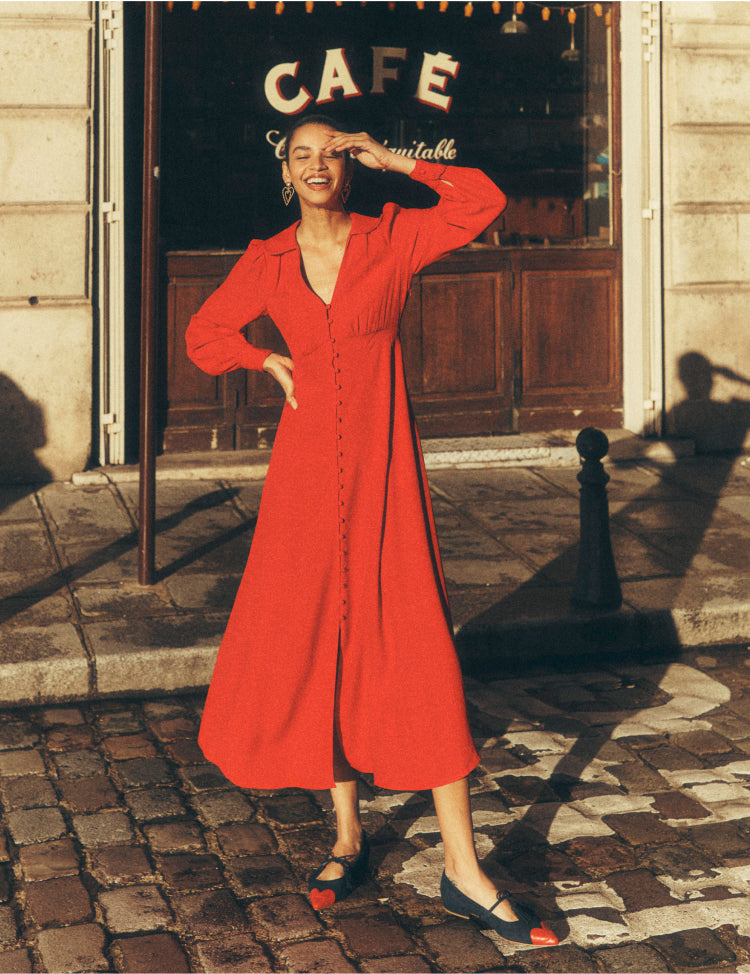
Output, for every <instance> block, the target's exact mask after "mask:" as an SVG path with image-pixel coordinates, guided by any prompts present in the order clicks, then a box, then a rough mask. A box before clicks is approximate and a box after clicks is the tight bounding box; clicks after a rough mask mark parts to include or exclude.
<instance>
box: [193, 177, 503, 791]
mask: <svg viewBox="0 0 750 974" xmlns="http://www.w3.org/2000/svg"><path fill="white" fill-rule="evenodd" d="M412 178H413V179H416V180H419V181H420V182H422V183H425V184H427V185H428V186H430V187H432V188H433V189H434V190H435V191H436V192H437V193H438V194H439V196H440V200H439V202H438V203H437V205H436V206H434V207H431V208H427V209H404V208H401V207H399V206H396V205H394V204H388V205H386V206H385V208H384V209H383V212H382V214H381V215H380V217H377V218H373V217H367V216H362V215H360V214H356V213H352V214H351V230H350V233H349V237H348V240H347V244H346V250H345V253H344V258H343V261H342V264H341V268H340V270H339V275H338V279H337V282H336V287H335V290H334V293H333V296H332V298H331V302H330V304H325V303H324V302H323V301H322V300H321V298H319V297H318V296H317V295H316V294H315V293H314V292H313V291H312V290H311V289H310V287H309V286H308V285H307V283H306V282H305V279H304V276H303V268H302V263H301V255H300V250H299V247H298V245H297V240H296V228H297V224H295V225H293V226H291V227H289V228H288V229H286V230H284V231H282V232H281V233H280V234H278V235H277V236H275V237H272V238H271V239H269V240H266V241H262V240H254V241H252V242H251V244H250V245H249V247H248V249H247V250H246V252H245V253H244V254H243V256H242V257H241V258H240V259H239V261H238V262H237V264H236V265H235V267H234V268H233V270H232V271H231V272H230V274H229V276H228V278H227V280H226V281H225V282H224V284H223V285H222V286H221V287H220V288H219V289H218V290H217V291H216V292H215V293H214V294H213V295H212V296H211V297H210V298H209V299H208V300H207V301H206V302H205V304H204V305H203V306H202V308H201V309H200V310H199V311H198V313H197V314H196V315H195V316H194V317H193V318H192V319H191V321H190V325H189V327H188V330H187V335H186V339H187V346H188V354H189V355H190V357H191V358H192V360H193V361H194V362H195V363H196V364H197V365H198V366H200V368H202V369H203V370H205V371H206V372H209V373H211V374H213V375H219V374H222V373H224V372H228V371H230V370H232V369H237V368H247V369H261V368H262V366H263V362H264V360H265V358H266V357H267V355H268V354H269V352H268V351H267V350H265V349H259V348H256V347H254V346H252V345H250V344H248V343H247V342H246V341H245V339H244V337H243V336H242V335H241V333H240V331H241V329H242V328H243V326H244V325H245V324H246V323H247V322H249V321H251V320H253V319H254V318H256V317H258V316H259V315H263V314H268V315H270V317H271V318H272V319H273V320H274V322H275V323H276V325H277V327H278V328H279V330H280V332H281V333H282V335H283V336H284V339H285V341H286V343H287V346H288V348H289V351H290V354H291V357H292V359H293V362H294V383H295V396H296V398H297V401H298V408H297V409H296V410H294V409H292V408H291V407H290V406H288V405H286V406H285V407H284V410H283V413H282V417H281V422H280V424H279V428H278V432H277V434H276V439H275V442H274V446H273V452H272V457H271V461H270V464H269V469H268V474H267V476H266V480H265V483H264V487H263V494H262V498H261V504H260V509H259V513H258V520H257V525H256V528H255V534H254V537H253V541H252V545H251V549H250V554H249V558H248V562H247V568H246V570H245V573H244V575H243V578H242V581H241V583H240V587H239V590H238V593H237V597H236V600H235V603H234V607H233V609H232V613H231V616H230V619H229V623H228V626H227V629H226V633H225V635H224V637H223V640H222V643H221V647H220V649H219V654H218V657H217V661H216V665H215V668H214V672H213V676H212V679H211V685H210V688H209V692H208V696H207V699H206V705H205V710H204V714H203V720H202V723H201V728H200V736H199V743H200V746H201V748H202V749H203V752H204V754H205V756H206V757H207V758H208V759H209V760H211V761H213V762H214V763H216V764H217V765H218V766H219V767H220V768H221V769H222V771H223V772H224V773H225V774H226V776H227V777H228V778H229V779H230V780H232V781H233V782H235V783H236V784H238V785H241V786H243V787H252V788H263V789H275V788H284V787H289V786H296V787H301V788H311V789H325V788H330V787H332V786H333V784H334V734H337V735H338V739H339V741H340V745H341V749H342V751H343V754H344V756H345V758H346V760H347V761H348V762H349V764H350V765H351V766H352V767H353V768H356V769H358V770H360V771H363V772H372V774H373V775H374V780H375V783H376V784H378V785H380V786H382V787H385V788H392V789H395V790H403V791H406V790H408V791H416V790H421V789H427V788H432V787H436V786H438V785H442V784H447V783H449V782H451V781H455V780H457V779H459V778H462V777H464V776H465V775H467V774H468V773H469V771H471V769H472V768H473V767H474V766H475V765H476V763H477V760H478V759H477V754H476V751H475V749H474V745H473V743H472V739H471V736H470V733H469V729H468V724H467V719H466V710H465V702H464V694H463V684H462V679H461V672H460V668H459V665H458V660H457V657H456V653H455V649H454V646H453V638H452V627H451V623H450V616H449V610H448V603H447V598H446V591H445V582H444V579H443V573H442V568H441V565H440V556H439V553H438V545H437V538H436V535H435V526H434V522H433V516H432V508H431V505H430V497H429V490H428V485H427V478H426V475H425V470H424V463H423V460H422V452H421V448H420V445H419V439H418V436H417V431H416V427H415V424H414V419H413V416H412V413H411V409H410V405H409V399H408V394H407V391H406V385H405V382H404V372H403V364H402V358H401V347H400V343H399V337H398V329H399V318H400V316H401V312H402V310H403V307H404V303H405V301H406V298H407V295H408V292H409V286H410V284H411V281H412V277H413V276H414V274H416V273H417V272H418V271H419V270H420V269H421V268H423V267H425V266H426V265H427V264H430V263H432V262H433V261H435V260H437V259H438V258H439V257H441V256H443V255H445V254H446V253H449V252H450V251H451V250H454V249H456V248H457V247H460V246H462V245H464V244H467V243H469V242H470V241H471V240H473V239H474V238H475V237H476V236H477V234H479V233H480V232H481V231H482V230H483V229H484V228H485V227H486V226H487V225H488V224H489V223H490V222H491V221H492V220H493V219H494V218H495V217H496V216H497V215H498V214H499V213H500V212H501V211H502V209H503V206H504V205H505V197H504V195H503V194H502V193H501V191H500V190H499V189H498V188H497V187H496V186H495V185H494V183H492V182H491V181H490V180H489V179H488V178H487V177H486V176H484V175H483V174H482V173H481V172H479V171H478V170H474V169H464V168H458V167H452V166H451V167H446V166H442V165H438V164H436V163H428V162H423V161H419V162H418V163H417V165H416V168H415V169H414V171H413V173H412ZM467 313H470V312H469V310H468V309H467Z"/></svg>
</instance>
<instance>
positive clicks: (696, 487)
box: [456, 456, 749, 932]
mask: <svg viewBox="0 0 750 974" xmlns="http://www.w3.org/2000/svg"><path fill="white" fill-rule="evenodd" d="M735 462H736V461H735V458H734V457H732V456H715V457H711V458H707V457H704V458H701V457H689V458H684V459H678V460H675V461H674V462H670V463H661V464H660V463H655V462H654V461H652V460H651V461H648V465H647V466H648V468H650V469H651V470H653V471H655V472H656V474H657V477H656V479H655V481H654V484H653V486H652V487H650V488H649V489H648V490H646V491H644V492H642V493H639V494H637V495H636V496H634V497H631V499H630V500H628V501H627V502H626V503H624V504H622V505H619V504H618V505H616V509H615V510H614V513H613V514H612V517H611V521H612V525H613V534H614V535H615V537H614V539H613V548H614V555H615V561H616V562H617V560H618V542H619V543H620V544H622V543H623V542H627V541H628V539H630V540H632V542H633V543H634V545H635V546H636V548H637V549H638V550H641V551H643V552H645V553H646V554H647V560H648V565H649V569H648V570H645V571H642V572H640V573H639V572H637V570H634V569H633V568H629V569H628V571H627V572H626V573H625V574H624V577H622V578H621V580H622V581H623V582H624V594H625V602H624V607H623V610H620V611H606V610H602V611H595V610H587V611H582V610H577V609H575V608H574V607H573V606H571V605H570V601H569V600H570V594H571V590H572V587H573V582H574V579H575V573H576V565H577V556H578V544H577V542H575V543H571V544H570V545H568V546H567V547H566V548H565V549H564V550H563V551H562V552H561V553H560V554H559V555H558V556H557V557H555V558H553V559H551V560H550V561H549V562H547V563H546V564H544V565H543V566H542V567H540V568H538V570H537V571H536V572H535V573H534V574H533V576H532V577H530V578H529V579H528V580H527V581H526V582H524V583H523V584H522V585H520V586H518V588H517V589H516V590H514V591H513V592H512V593H510V594H508V595H507V596H506V597H504V598H502V599H501V600H499V601H498V602H496V603H494V604H492V605H491V606H490V607H489V608H486V609H484V610H483V611H481V612H479V613H476V614H475V615H474V616H473V617H472V618H470V619H469V620H468V621H467V622H466V623H464V624H463V626H462V628H461V630H460V631H459V633H458V635H457V637H456V646H457V650H458V653H459V657H460V659H461V663H462V667H463V669H464V672H465V673H466V674H467V675H468V676H471V677H474V678H476V679H477V680H478V681H479V682H480V684H481V683H486V682H487V681H488V680H490V681H491V680H492V679H497V678H501V677H506V678H507V677H526V676H529V675H532V674H533V668H534V665H535V663H536V662H538V663H539V664H540V665H543V666H547V667H548V668H549V667H550V666H552V667H554V668H556V669H557V670H558V672H560V673H561V674H565V673H567V674H571V673H573V674H575V673H577V672H582V671H585V670H586V669H587V668H591V669H593V670H595V671H598V672H599V673H601V672H602V671H604V672H605V673H606V667H607V663H608V661H614V660H617V659H619V660H620V661H622V660H623V659H627V658H630V659H632V660H633V661H634V662H636V663H638V662H641V661H642V662H648V664H649V670H650V674H651V675H650V676H649V680H648V681H638V680H634V681H632V685H624V684H621V685H619V686H615V683H616V681H614V682H613V685H612V686H611V687H608V688H607V689H605V690H604V689H603V690H601V693H602V702H601V703H599V702H598V701H596V700H595V699H594V700H593V701H592V702H591V703H589V704H588V705H586V704H582V703H579V704H577V705H576V706H574V707H572V708H570V711H569V712H567V713H565V712H558V713H557V714H553V715H546V716H541V717H540V716H539V714H538V713H536V714H534V713H529V714H527V715H526V716H527V717H528V719H529V720H530V721H531V722H532V724H535V725H536V726H537V727H538V728H539V729H540V730H541V731H543V732H546V733H551V734H554V733H559V734H561V735H563V736H564V737H565V738H567V739H568V740H570V739H573V744H572V746H571V747H570V749H569V750H568V751H567V753H565V754H562V755H560V756H559V758H556V759H555V760H553V761H552V762H551V766H550V767H549V768H546V769H545V770H544V772H543V773H542V775H541V776H540V779H541V780H540V779H536V780H537V785H538V787H537V793H536V794H532V793H531V792H528V793H526V794H522V795H521V796H520V797H518V796H515V798H514V796H513V795H512V794H511V795H510V800H511V802H512V803H513V804H516V805H523V806H524V807H525V806H526V805H528V808H527V810H526V811H525V813H524V814H522V815H520V817H519V818H518V819H517V821H515V822H514V823H512V824H510V825H507V826H504V827H503V828H502V829H499V830H495V833H494V836H493V839H494V841H495V843H496V844H495V848H494V850H493V852H491V853H490V854H489V856H488V858H487V863H486V865H487V866H488V871H489V872H490V874H493V873H495V874H497V872H498V871H499V872H500V873H501V875H502V874H504V875H506V876H507V875H508V874H510V876H511V877H512V880H513V881H516V882H517V883H519V884H520V885H521V886H522V885H523V883H524V881H529V882H533V883H534V884H540V885H541V887H543V888H544V887H546V889H547V892H545V893H543V894H542V895H541V897H540V898H539V904H538V905H539V906H540V908H541V909H542V911H543V915H544V914H546V915H548V916H550V917H554V916H555V915H556V911H555V907H554V902H553V901H554V889H552V884H555V883H558V884H559V883H564V882H566V881H570V880H571V879H573V878H575V876H576V875H580V869H579V867H578V866H577V864H576V863H575V862H574V861H573V860H571V859H570V858H568V857H567V856H566V855H564V853H562V852H561V851H560V849H559V848H558V847H557V845H553V843H552V841H551V840H549V836H550V835H551V833H552V826H553V823H554V820H555V817H556V816H557V814H558V812H559V809H560V805H561V803H565V802H568V801H571V800H573V799H574V798H580V797H585V796H587V795H596V794H597V786H595V785H591V784H586V782H585V780H584V779H585V776H586V771H587V769H590V768H591V767H592V762H596V761H597V758H598V757H599V755H600V753H601V752H602V749H603V748H604V747H605V746H606V745H607V744H608V743H609V742H610V741H611V740H612V737H613V736H614V735H616V731H617V727H618V724H619V722H620V721H622V720H624V719H626V718H624V717H623V714H624V713H625V714H627V713H631V715H632V713H633V712H637V711H638V710H643V711H646V710H648V709H649V708H651V707H656V706H660V705H662V704H663V703H664V695H663V694H662V692H661V690H660V688H659V685H660V683H661V682H662V680H663V679H664V678H665V675H666V674H667V672H668V669H669V667H670V665H671V664H672V663H674V662H675V661H677V660H679V658H680V656H681V653H682V645H681V641H680V634H679V631H678V629H677V626H676V625H675V622H674V617H673V614H672V611H671V609H672V607H673V606H674V605H675V603H676V600H677V598H678V596H679V593H680V591H681V589H682V587H683V586H684V585H689V584H691V566H692V565H693V563H694V561H695V560H696V558H698V557H700V558H702V559H704V558H706V557H708V556H707V555H706V553H705V551H702V548H703V542H704V539H705V538H706V535H707V532H709V530H710V529H711V526H712V525H713V524H715V523H716V519H717V518H718V519H721V518H722V517H724V516H726V515H725V513H724V512H723V511H720V512H718V514H717V504H718V501H719V499H720V497H721V494H722V491H723V490H724V489H725V488H726V486H727V483H728V481H729V478H730V477H731V475H732V471H733V467H734V463H735ZM619 466H620V465H619V464H618V465H617V466H616V467H615V468H614V469H613V468H612V467H611V466H610V467H609V472H610V473H612V474H613V482H616V477H617V474H616V470H617V469H618V467H619ZM627 466H631V467H633V466H634V467H637V466H639V463H638V462H634V463H633V464H628V465H624V467H627ZM536 473H537V474H538V475H539V476H540V477H541V478H542V479H546V478H545V474H544V472H543V471H537V472H536ZM560 481H561V475H560V474H559V473H557V474H556V473H555V472H554V471H551V472H550V474H549V483H550V484H551V485H553V486H556V487H559V485H560ZM573 489H574V484H573V482H572V481H570V484H569V487H568V490H569V492H570V499H571V504H573V505H577V497H575V495H574V494H573ZM610 502H612V487H611V485H610ZM456 509H457V511H458V512H459V514H463V515H464V516H466V514H467V511H466V510H465V509H464V510H462V505H461V504H460V503H459V504H457V505H456ZM574 509H576V510H577V506H576V507H575V508H574ZM468 513H469V514H470V512H468ZM474 523H475V526H476V521H475V522H474ZM482 526H483V527H484V528H485V530H486V524H484V523H483V524H482ZM495 538H496V540H498V541H500V542H502V535H501V533H499V532H498V533H497V534H496V535H495ZM740 542H741V539H738V548H737V549H736V550H733V549H732V546H731V544H730V545H727V544H726V537H725V536H724V537H722V538H721V539H720V540H719V539H717V541H716V543H715V544H714V545H713V546H709V550H710V555H711V558H712V559H714V558H715V559H717V561H718V562H720V565H717V567H721V568H723V569H724V570H725V571H726V572H727V574H729V573H730V572H731V571H732V569H737V570H740V569H742V570H744V571H748V567H749V566H748V557H747V553H746V552H744V550H741V549H740V547H739V545H740ZM516 553H518V552H516ZM565 579H567V580H568V581H567V582H562V581H561V580H565ZM628 582H646V583H648V582H653V584H654V585H655V586H657V587H660V589H661V594H660V597H659V599H657V600H656V602H655V604H657V605H659V606H660V608H656V609H651V610H644V609H643V607H640V611H633V609H634V608H635V609H636V610H638V608H639V607H638V606H635V607H634V606H633V605H632V604H629V603H628V595H629V593H628ZM665 592H667V593H668V595H671V598H672V600H673V601H672V602H671V603H670V602H669V601H666V602H665V601H664V593H665ZM545 612H546V613H547V617H548V618H549V617H550V615H554V614H555V612H557V613H558V615H562V616H563V618H562V620H561V621H560V624H559V626H557V627H556V628H555V629H554V630H553V629H549V630H547V631H546V632H545V627H544V626H543V625H542V626H540V625H539V624H538V622H539V618H540V615H539V614H536V613H541V617H544V613H545ZM535 614H536V624H535ZM509 619H511V620H516V622H515V624H511V625H510V627H509V626H508V620H509ZM550 621H551V620H550ZM551 633H554V634H553V635H551ZM526 661H528V662H526ZM654 664H656V665H655V666H654ZM498 692H499V693H502V684H501V685H500V687H499V690H498ZM597 692H599V691H597V690H593V691H592V693H593V697H594V698H595V697H596V694H597ZM469 699H470V700H471V690H470V691H469ZM613 702H616V706H614V707H613ZM515 706H516V700H515V699H514V700H513V701H511V702H510V710H511V711H513V710H515ZM587 706H588V709H590V710H591V709H594V708H595V707H599V708H600V709H601V710H602V711H604V712H606V711H608V710H611V715H610V716H611V721H609V720H608V718H607V716H606V713H605V714H603V715H602V719H601V723H600V725H599V726H596V727H594V726H592V725H591V723H589V722H587V721H586V720H583V719H580V713H579V712H578V711H580V710H582V709H583V710H585V709H587ZM518 713H522V711H520V710H519V711H518ZM470 717H471V720H472V725H473V726H474V728H475V731H476V732H478V734H479V735H480V736H482V735H484V736H492V737H502V736H503V734H504V733H505V732H506V731H507V729H508V726H509V721H510V720H511V719H512V718H510V717H509V719H508V720H506V721H504V720H503V719H501V718H500V719H498V718H493V717H492V716H491V715H489V716H488V714H487V713H485V712H483V711H482V710H481V709H480V708H478V707H475V706H470ZM527 774H528V772H527ZM490 777H492V776H491V775H490ZM497 780H498V782H502V778H498V779H497ZM527 781H528V779H527ZM514 784H516V783H515V782H514ZM500 787H501V793H502V787H503V786H502V785H501V786H500ZM599 793H600V794H606V793H607V789H604V790H603V791H599ZM610 793H611V788H610ZM619 793H620V794H622V795H625V794H627V793H628V791H627V787H626V785H625V783H623V786H622V788H621V789H620V791H619ZM479 798H480V800H481V798H482V796H481V794H480V795H479ZM502 798H503V800H505V801H507V800H508V799H509V796H508V794H507V792H506V793H502ZM495 801H496V799H495ZM540 838H541V842H540ZM545 839H547V841H545ZM631 868H634V867H631ZM558 888H559V887H558ZM550 890H551V894H550ZM550 895H551V898H550ZM556 922H557V924H558V932H559V922H560V918H559V916H558V917H557V918H556ZM563 922H564V919H563Z"/></svg>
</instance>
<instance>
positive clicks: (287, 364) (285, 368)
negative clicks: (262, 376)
mask: <svg viewBox="0 0 750 974" xmlns="http://www.w3.org/2000/svg"><path fill="white" fill-rule="evenodd" d="M263 371H264V372H268V374H269V375H272V376H273V377H274V379H276V381H277V382H278V383H279V385H280V386H281V388H282V389H283V390H284V396H285V397H286V401H287V402H288V403H289V405H290V406H291V407H292V409H296V408H297V399H296V398H295V395H294V379H293V378H292V372H293V371H294V362H293V361H292V360H291V359H290V358H287V357H286V356H285V355H277V354H276V352H271V354H270V355H269V356H268V358H266V360H265V362H264V363H263Z"/></svg>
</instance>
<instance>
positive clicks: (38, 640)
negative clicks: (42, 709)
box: [0, 600, 750, 709]
mask: <svg viewBox="0 0 750 974" xmlns="http://www.w3.org/2000/svg"><path fill="white" fill-rule="evenodd" d="M226 620H227V615H226V614H212V615H208V614H205V613H201V614H200V615H198V614H195V615H192V614H191V615H181V616H177V617H173V618H171V619H170V620H169V621H170V622H171V623H175V622H176V623H177V624H176V625H166V622H167V620H165V619H164V618H151V619H141V620H138V621H137V622H135V623H133V622H130V621H127V620H118V621H115V622H106V623H105V622H100V623H93V624H91V625H87V626H85V627H84V632H85V639H84V638H82V633H81V631H80V629H79V627H77V626H74V625H73V624H71V623H60V624H57V625H53V626H38V627H16V628H14V629H12V630H11V632H12V633H13V634H14V635H15V636H16V640H15V641H14V652H13V654H12V655H14V656H18V657H19V658H17V659H8V658H7V656H8V654H7V653H6V654H4V656H5V659H4V660H3V661H2V662H0V706H3V707H5V708H9V709H10V708H13V707H24V706H39V705H45V706H47V705H50V704H58V703H70V702H74V701H85V700H94V699H103V698H114V697H129V696H138V697H141V696H144V697H145V696H160V695H163V694H169V693H178V692H195V691H201V690H204V689H205V688H206V687H207V686H208V683H209V680H210V677H211V673H212V670H213V665H214V661H215V658H216V653H217V651H218V646H219V642H220V640H221V634H222V633H223V630H224V626H225V625H226ZM194 630H198V633H197V638H195V634H193V638H192V639H191V633H192V632H193V631H194ZM748 632H750V600H748V601H746V602H744V603H741V604H738V603H733V604H732V605H725V606H724V607H723V608H721V609H712V608H711V606H701V607H698V608H696V609H694V610H687V609H676V610H675V609H673V610H667V609H653V610H648V611H638V610H635V609H633V608H631V607H629V606H624V607H623V608H621V609H618V610H616V611H595V610H591V611H589V612H584V611H579V612H577V613H576V614H575V615H572V616H567V617H562V616H559V617H557V618H549V619H547V620H544V621H543V622H539V621H538V620H529V621H509V622H507V623H504V624H499V623H498V624H492V625H490V624H488V625H471V624H468V625H466V626H463V627H459V628H458V629H457V631H456V636H455V638H456V649H457V651H458V655H459V659H460V661H461V666H462V669H463V671H464V673H465V674H466V675H467V676H472V677H475V678H477V677H481V678H482V679H483V680H487V679H493V678H497V677H499V676H507V675H509V674H513V673H516V672H517V671H518V667H519V664H526V663H528V662H530V661H531V662H540V663H541V662H550V661H557V662H559V663H561V664H562V663H564V662H566V661H572V660H583V659H586V658H592V657H595V658H596V659H598V660H599V661H600V662H601V661H602V659H605V660H606V659H607V658H614V657H623V656H635V657H637V656H641V655H647V656H648V657H649V658H655V657H657V656H658V657H663V656H675V655H679V653H680V652H681V651H682V650H683V649H688V648H692V649H695V648H697V647H700V646H709V645H710V646H711V647H712V648H713V649H717V648H719V647H720V646H721V645H725V646H729V645H732V646H736V645H739V644H746V643H747V638H748V637H747V634H748ZM126 633H127V635H128V636H130V637H131V640H130V641H129V642H128V641H125V640H124V639H122V640H121V639H120V638H118V636H119V634H122V635H124V634H126ZM132 637H135V638H132ZM160 637H162V638H164V639H165V642H166V641H169V642H171V643H172V645H160V644H158V643H157V644H155V643H156V641H157V640H158V639H159V638H160ZM175 643H179V645H175ZM87 644H88V646H89V647H91V649H87ZM32 647H33V650H32ZM92 650H93V651H92ZM30 651H33V654H34V656H33V658H30V659H29V658H21V657H23V654H24V653H29V652H30Z"/></svg>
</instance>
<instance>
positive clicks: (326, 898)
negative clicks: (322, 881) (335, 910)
mask: <svg viewBox="0 0 750 974" xmlns="http://www.w3.org/2000/svg"><path fill="white" fill-rule="evenodd" d="M310 902H311V903H312V908H313V910H325V908H326V907H327V906H333V904H334V903H335V902H336V894H335V893H334V892H333V890H332V889H322V890H321V889H311V890H310Z"/></svg>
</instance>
